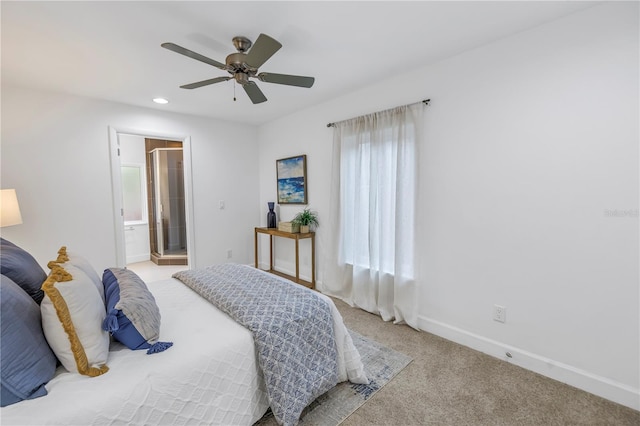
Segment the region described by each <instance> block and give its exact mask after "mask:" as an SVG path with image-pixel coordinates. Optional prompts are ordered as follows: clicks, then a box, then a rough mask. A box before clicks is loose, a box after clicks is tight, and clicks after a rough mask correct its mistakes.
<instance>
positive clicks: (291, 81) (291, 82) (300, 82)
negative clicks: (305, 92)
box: [256, 72, 316, 88]
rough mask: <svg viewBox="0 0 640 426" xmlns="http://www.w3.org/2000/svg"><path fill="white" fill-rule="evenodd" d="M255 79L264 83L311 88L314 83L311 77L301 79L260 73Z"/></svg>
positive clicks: (299, 77)
mask: <svg viewBox="0 0 640 426" xmlns="http://www.w3.org/2000/svg"><path fill="white" fill-rule="evenodd" d="M256 77H258V78H259V79H260V81H264V82H266V83H276V84H286V85H287V86H298V87H307V88H309V87H311V86H313V83H314V82H315V81H316V79H315V78H313V77H303V76H301V75H287V74H274V73H270V72H261V73H260V74H258V75H257V76H256Z"/></svg>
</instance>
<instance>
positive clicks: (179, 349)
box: [0, 240, 367, 425]
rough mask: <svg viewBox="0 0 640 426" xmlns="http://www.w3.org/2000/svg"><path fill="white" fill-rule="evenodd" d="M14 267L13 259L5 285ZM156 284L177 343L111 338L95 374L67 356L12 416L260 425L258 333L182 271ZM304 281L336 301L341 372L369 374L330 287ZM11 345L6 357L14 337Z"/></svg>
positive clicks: (340, 377) (358, 379) (10, 408)
mask: <svg viewBox="0 0 640 426" xmlns="http://www.w3.org/2000/svg"><path fill="white" fill-rule="evenodd" d="M4 242H5V241H4V240H3V244H4ZM4 248H5V247H4V246H3V253H4ZM4 257H5V256H4V255H3V262H4V260H5V259H4ZM83 266H84V267H85V268H86V267H87V265H86V263H85V264H84V265H83ZM224 267H225V268H232V269H234V270H235V269H236V268H241V269H242V268H247V269H248V270H249V269H250V270H251V271H249V273H251V274H258V277H264V279H267V280H273V279H276V280H278V281H279V282H280V284H281V285H282V286H285V287H283V288H286V287H287V286H289V287H290V288H291V289H292V290H295V291H298V290H299V289H301V288H302V287H301V286H298V285H296V284H294V283H292V282H290V281H287V280H284V279H281V278H279V277H276V276H274V275H272V274H268V273H266V272H263V271H259V270H256V269H254V268H251V267H248V266H243V265H225V266H224ZM5 272H6V271H5V269H4V265H3V292H4V291H5V290H4V276H5ZM245 272H246V271H245ZM243 273H244V272H243ZM183 279H184V278H183ZM146 286H147V288H148V290H149V291H150V293H151V294H152V295H153V298H154V299H155V303H156V304H157V307H158V309H159V312H160V313H161V318H162V321H161V327H160V332H159V336H157V337H158V339H156V340H158V341H167V342H169V341H170V342H172V343H173V346H171V347H168V348H165V350H162V351H160V352H158V353H152V354H147V352H148V351H149V350H150V349H149V350H148V351H144V350H131V349H130V348H128V347H127V346H125V345H124V344H122V343H120V342H118V341H113V339H111V340H110V342H109V349H108V358H107V361H106V365H107V366H108V371H107V372H106V373H104V374H100V375H98V376H97V377H88V376H86V375H82V374H78V373H72V372H69V371H67V369H65V368H64V367H63V366H58V367H57V368H56V369H55V373H54V377H53V378H52V379H51V380H49V381H48V382H47V383H46V385H45V389H46V393H47V394H46V395H45V396H40V397H34V398H33V399H26V400H23V401H20V402H17V403H14V404H11V405H7V406H4V407H2V409H1V411H0V415H1V421H2V424H7V425H14V424H15V425H20V424H33V425H48V424H57V425H62V424H64V425H72V424H73V425H75V424H78V425H79V424H82V425H115V424H172V425H174V424H220V425H251V424H253V423H255V422H256V421H257V420H259V419H260V418H261V417H262V416H263V415H264V414H265V412H266V411H267V410H268V409H269V407H270V405H273V404H271V402H270V401H271V399H272V395H271V393H270V388H269V386H271V385H269V386H267V384H265V379H264V377H265V374H264V371H263V366H262V365H261V363H263V364H264V362H263V361H262V359H261V358H260V356H259V349H258V347H257V346H256V341H255V339H254V333H253V332H251V331H249V329H247V328H245V327H244V326H242V325H240V324H239V323H237V322H236V321H234V320H233V319H232V318H231V317H230V316H229V315H228V314H227V313H225V312H223V310H224V309H225V308H224V307H223V309H222V310H221V309H219V308H216V307H214V306H213V305H212V303H210V301H208V300H206V299H205V297H202V296H201V295H199V294H197V293H196V292H195V291H193V290H192V289H191V288H189V287H187V286H186V285H185V283H184V282H182V281H180V280H178V279H176V278H171V279H166V280H162V281H157V282H152V283H147V285H146ZM304 291H305V292H307V291H308V292H310V293H313V294H314V297H316V296H317V297H318V298H319V299H320V300H321V301H322V302H323V303H325V304H326V306H327V307H328V309H329V311H330V321H331V323H332V324H331V325H332V328H333V331H334V334H335V349H336V360H335V362H336V364H335V368H336V372H335V374H336V378H337V381H338V382H340V381H345V380H351V381H353V382H355V383H367V380H366V376H365V375H364V371H363V368H362V363H361V361H360V356H359V354H358V352H357V350H356V348H355V346H354V345H353V342H352V341H351V337H350V335H349V333H348V332H347V330H346V328H345V326H344V324H343V322H342V318H341V317H340V314H339V313H338V311H337V309H336V307H335V305H334V304H333V302H332V301H331V300H330V299H329V298H328V297H326V296H324V295H322V294H320V293H316V292H313V291H311V290H307V289H304ZM3 297H4V293H3ZM43 315H44V314H43ZM4 340H5V338H4V329H3V343H4ZM2 351H3V362H4V352H5V349H4V345H3V349H2ZM298 361H299V360H298ZM285 365H286V364H285ZM265 368H266V367H265ZM280 368H282V367H280ZM270 374H271V376H273V374H274V373H273V372H271V373H270ZM3 385H4V373H3ZM294 399H295V398H294ZM276 419H277V420H278V422H279V423H284V424H295V423H296V422H297V419H292V418H291V417H289V418H286V417H284V418H278V416H276Z"/></svg>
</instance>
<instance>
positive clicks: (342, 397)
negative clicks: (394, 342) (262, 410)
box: [256, 330, 411, 426]
mask: <svg viewBox="0 0 640 426" xmlns="http://www.w3.org/2000/svg"><path fill="white" fill-rule="evenodd" d="M349 333H350V334H351V338H352V339H353V343H354V344H355V346H356V348H357V349H358V352H360V357H361V359H362V363H363V364H364V371H365V372H366V373H367V377H368V378H369V384H368V385H357V384H353V383H350V382H343V383H339V384H338V385H337V386H336V387H334V388H333V389H331V390H330V391H328V392H327V393H325V394H323V395H321V396H320V397H319V398H318V399H316V400H315V401H313V402H312V403H311V404H310V405H309V406H308V407H307V408H305V410H304V411H303V413H302V417H301V419H300V423H299V424H301V425H314V426H315V425H317V426H335V425H338V424H340V423H341V422H342V421H343V420H344V419H346V418H347V417H349V415H350V414H351V413H353V412H354V411H356V410H357V409H358V408H360V406H361V405H362V404H364V403H365V402H367V400H368V399H369V398H370V397H371V396H372V395H373V394H374V393H376V392H377V391H378V390H380V389H381V388H382V387H383V386H384V385H386V384H387V383H389V381H390V380H391V379H393V378H394V377H395V376H396V375H397V374H398V373H399V372H400V371H402V369H403V368H405V367H406V366H407V365H409V363H410V362H411V358H410V357H409V356H407V355H405V354H403V353H400V352H398V351H394V350H393V349H390V348H388V347H386V346H384V345H381V344H380V343H378V342H375V341H373V340H371V339H368V338H366V337H364V336H362V335H360V334H358V333H356V332H355V331H352V330H349ZM272 424H276V422H275V419H274V418H273V415H272V414H271V410H269V411H268V412H267V414H265V415H264V417H263V418H262V419H260V420H259V421H258V422H257V423H256V425H261V426H267V425H272Z"/></svg>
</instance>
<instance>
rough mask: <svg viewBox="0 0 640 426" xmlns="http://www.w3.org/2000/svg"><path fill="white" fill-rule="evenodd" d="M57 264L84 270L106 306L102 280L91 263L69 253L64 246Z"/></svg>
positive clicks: (59, 252) (59, 251) (59, 253)
mask: <svg viewBox="0 0 640 426" xmlns="http://www.w3.org/2000/svg"><path fill="white" fill-rule="evenodd" d="M55 262H56V263H59V264H60V265H61V266H63V267H66V266H68V265H73V266H76V267H78V268H80V269H81V270H82V272H84V273H85V274H86V275H87V277H89V278H90V279H91V282H93V284H94V285H95V286H96V288H97V289H98V293H100V297H101V298H102V303H103V304H104V303H105V301H104V286H103V285H102V279H100V277H99V276H98V274H97V273H96V271H95V269H93V267H92V266H91V264H90V263H89V261H88V260H87V259H85V258H84V257H82V256H80V255H77V254H75V253H71V252H67V247H66V246H62V247H60V250H58V258H57V259H56V260H55Z"/></svg>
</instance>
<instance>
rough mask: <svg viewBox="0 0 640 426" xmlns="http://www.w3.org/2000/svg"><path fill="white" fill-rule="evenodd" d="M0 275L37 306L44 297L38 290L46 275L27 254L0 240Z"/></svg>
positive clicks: (10, 243) (8, 242)
mask: <svg viewBox="0 0 640 426" xmlns="http://www.w3.org/2000/svg"><path fill="white" fill-rule="evenodd" d="M0 252H1V253H0V254H1V256H0V269H1V270H0V273H2V275H6V276H7V277H9V278H11V280H12V281H13V282H14V283H16V284H18V285H19V286H20V287H22V288H23V289H24V291H26V292H27V294H28V295H29V296H31V298H32V299H33V300H35V302H36V303H37V304H38V305H39V304H40V302H42V298H43V297H44V292H43V291H42V290H41V289H40V287H41V286H42V283H43V282H44V280H46V279H47V274H46V273H45V272H44V270H43V269H42V267H41V266H40V265H39V264H38V262H36V260H35V259H34V258H33V256H31V255H30V254H29V253H27V252H26V251H24V250H23V249H21V248H20V247H18V246H17V245H15V244H13V243H12V242H10V241H7V240H5V239H4V238H0Z"/></svg>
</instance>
